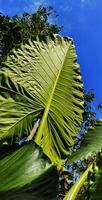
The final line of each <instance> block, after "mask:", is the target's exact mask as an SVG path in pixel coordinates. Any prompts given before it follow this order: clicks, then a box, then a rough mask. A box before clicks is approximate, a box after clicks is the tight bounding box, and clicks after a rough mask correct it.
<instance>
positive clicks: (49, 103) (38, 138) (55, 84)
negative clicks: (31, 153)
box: [35, 42, 71, 144]
mask: <svg viewBox="0 0 102 200" xmlns="http://www.w3.org/2000/svg"><path fill="white" fill-rule="evenodd" d="M70 45H71V42H70V43H69V46H68V49H67V51H66V54H65V58H64V59H63V62H62V66H61V69H60V70H59V73H58V75H57V77H56V80H55V82H54V85H53V87H52V91H51V94H50V96H49V99H48V102H47V105H46V107H45V110H44V113H43V116H42V120H41V123H40V126H39V129H38V132H37V134H36V138H35V141H36V143H37V144H39V143H40V141H41V137H42V134H41V133H42V132H43V128H44V127H45V123H46V119H47V116H48V112H49V109H50V106H51V102H52V100H53V96H54V92H55V89H56V86H57V83H58V80H59V77H60V74H61V71H62V68H63V65H64V62H65V59H66V56H67V53H68V51H69V48H70Z"/></svg>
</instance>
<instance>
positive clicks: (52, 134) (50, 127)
mask: <svg viewBox="0 0 102 200" xmlns="http://www.w3.org/2000/svg"><path fill="white" fill-rule="evenodd" d="M76 61H77V56H76V52H75V47H74V44H73V41H72V40H70V39H67V40H65V39H63V38H61V37H55V41H51V40H48V42H47V43H44V42H39V41H37V42H34V41H29V43H28V44H25V45H22V46H21V49H18V50H13V52H12V54H11V55H10V56H8V59H7V61H6V62H5V63H4V65H5V67H3V71H2V73H3V74H4V75H1V84H0V91H1V93H0V95H1V96H0V140H1V141H3V140H6V139H7V138H10V137H11V138H12V137H13V136H14V135H15V137H16V136H18V137H20V138H21V137H23V135H24V134H27V133H28V134H29V132H30V130H31V128H32V126H33V123H34V122H35V121H36V120H37V119H38V118H40V119H41V120H40V126H39V129H38V131H37V133H36V135H35V137H34V140H35V142H36V143H37V144H38V145H40V146H41V147H42V149H43V151H44V153H45V154H47V156H48V157H49V158H50V159H51V161H52V162H53V163H55V164H57V165H58V167H60V166H61V164H63V162H64V161H65V159H66V157H67V156H68V154H69V151H70V149H71V146H72V145H73V144H74V138H75V136H76V135H77V131H78V130H79V128H80V125H81V121H82V112H83V84H82V79H81V74H80V67H79V65H78V64H77V62H76ZM13 138H14V137H13ZM13 138H12V139H13Z"/></svg>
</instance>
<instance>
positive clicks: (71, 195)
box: [63, 164, 93, 200]
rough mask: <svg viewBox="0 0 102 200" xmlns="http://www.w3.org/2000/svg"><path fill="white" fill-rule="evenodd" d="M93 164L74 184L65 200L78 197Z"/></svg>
mask: <svg viewBox="0 0 102 200" xmlns="http://www.w3.org/2000/svg"><path fill="white" fill-rule="evenodd" d="M92 166H93V164H91V165H90V166H89V167H88V168H87V170H86V171H85V172H84V173H83V174H82V175H81V177H80V178H79V180H78V181H77V182H76V183H75V184H74V185H73V186H72V188H71V189H70V190H69V191H68V193H67V194H66V196H65V198H64V199H63V200H75V199H76V197H77V194H78V192H79V191H80V189H81V187H82V186H83V184H84V183H85V181H86V179H87V176H88V173H89V171H90V170H91V169H92Z"/></svg>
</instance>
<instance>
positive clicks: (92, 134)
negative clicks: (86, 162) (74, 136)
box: [68, 120, 102, 164]
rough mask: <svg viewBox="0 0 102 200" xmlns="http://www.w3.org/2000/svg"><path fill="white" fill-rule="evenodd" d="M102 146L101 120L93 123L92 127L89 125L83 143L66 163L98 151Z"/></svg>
mask: <svg viewBox="0 0 102 200" xmlns="http://www.w3.org/2000/svg"><path fill="white" fill-rule="evenodd" d="M101 148H102V121H101V120H99V121H97V122H96V123H95V125H94V127H90V128H89V129H88V131H87V133H86V135H85V143H84V144H83V145H82V146H81V147H80V149H78V150H77V151H76V152H74V153H72V155H71V156H70V157H69V159H68V164H71V163H73V161H75V160H81V159H84V158H87V157H88V156H91V155H92V153H96V152H98V151H100V150H101Z"/></svg>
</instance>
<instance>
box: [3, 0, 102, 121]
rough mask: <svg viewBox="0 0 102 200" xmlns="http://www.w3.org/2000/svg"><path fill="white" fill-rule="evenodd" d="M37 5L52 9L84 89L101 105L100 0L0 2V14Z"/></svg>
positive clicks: (13, 0) (20, 0) (24, 9)
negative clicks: (73, 47) (69, 40)
mask: <svg viewBox="0 0 102 200" xmlns="http://www.w3.org/2000/svg"><path fill="white" fill-rule="evenodd" d="M41 4H42V5H44V6H48V5H51V6H53V8H54V9H55V10H56V11H57V13H58V14H59V17H58V19H57V23H58V24H59V25H63V26H64V28H63V30H62V31H61V34H62V35H66V36H70V37H72V38H73V39H74V42H75V45H76V50H77V54H78V62H79V64H80V65H81V71H82V75H83V80H84V86H85V89H86V90H87V91H88V90H90V89H94V91H95V95H96V99H95V102H94V105H93V106H96V105H97V104H98V103H99V102H102V88H101V87H102V86H101V85H102V0H0V11H1V12H3V13H4V14H7V15H14V14H16V13H18V14H22V13H23V12H24V11H28V12H34V11H35V10H37V8H38V7H39V5H41ZM50 20H54V17H52V19H50ZM97 116H98V117H100V116H101V115H100V114H99V113H97Z"/></svg>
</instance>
